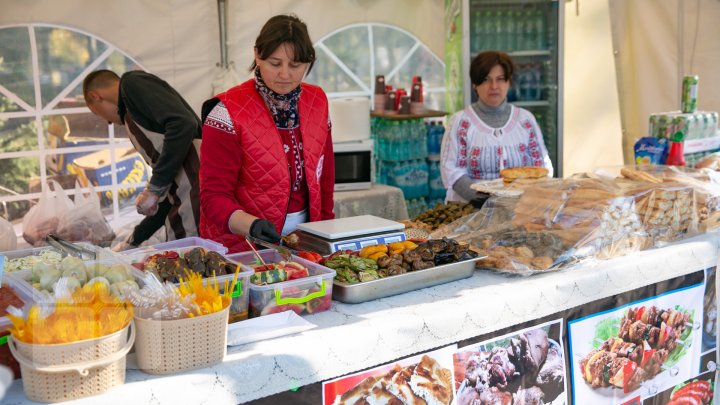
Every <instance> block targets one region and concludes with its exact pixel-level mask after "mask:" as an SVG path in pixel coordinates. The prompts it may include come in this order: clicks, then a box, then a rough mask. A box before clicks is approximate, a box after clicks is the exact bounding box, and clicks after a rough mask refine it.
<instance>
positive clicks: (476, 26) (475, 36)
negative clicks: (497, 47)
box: [470, 11, 485, 55]
mask: <svg viewBox="0 0 720 405" xmlns="http://www.w3.org/2000/svg"><path fill="white" fill-rule="evenodd" d="M472 16H473V21H472V25H471V26H472V31H471V32H470V44H471V45H470V46H471V48H470V53H471V54H473V55H475V54H476V53H477V52H478V51H480V49H481V47H480V44H481V43H482V40H483V31H484V29H485V26H484V23H485V21H484V19H483V18H484V17H483V14H482V12H481V11H475V12H474V13H473V14H472Z"/></svg>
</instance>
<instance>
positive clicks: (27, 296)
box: [0, 277, 35, 378]
mask: <svg viewBox="0 0 720 405" xmlns="http://www.w3.org/2000/svg"><path fill="white" fill-rule="evenodd" d="M2 288H9V289H11V290H12V291H13V292H14V293H15V295H16V296H17V297H18V298H20V301H22V302H23V304H24V305H32V304H33V303H34V302H35V301H34V299H33V293H32V290H31V289H28V288H27V286H23V285H19V284H18V283H17V280H15V279H14V278H12V277H3V284H2ZM3 305H4V303H3ZM11 326H12V323H11V322H10V319H9V318H8V317H7V315H5V316H2V317H0V365H3V366H6V367H9V368H10V369H11V370H12V371H13V373H14V374H15V378H20V365H19V364H18V363H17V361H16V360H15V358H14V357H13V356H12V354H11V353H10V348H9V347H8V345H7V337H8V335H9V334H10V331H9V330H8V329H9V328H10V327H11Z"/></svg>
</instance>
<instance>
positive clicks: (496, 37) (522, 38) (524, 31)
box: [470, 10, 547, 54]
mask: <svg viewBox="0 0 720 405" xmlns="http://www.w3.org/2000/svg"><path fill="white" fill-rule="evenodd" d="M472 19H473V20H472V21H471V24H470V29H471V48H470V49H471V53H472V54H475V53H477V52H480V51H483V50H490V49H493V50H502V51H526V50H541V49H546V47H547V44H546V24H545V16H544V14H543V12H542V11H540V10H525V11H521V10H509V11H501V10H487V11H479V10H476V11H475V12H473V13H472Z"/></svg>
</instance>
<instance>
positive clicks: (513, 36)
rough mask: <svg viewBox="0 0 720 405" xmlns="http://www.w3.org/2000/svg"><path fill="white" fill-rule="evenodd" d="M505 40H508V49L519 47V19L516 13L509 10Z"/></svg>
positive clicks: (506, 19)
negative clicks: (516, 17)
mask: <svg viewBox="0 0 720 405" xmlns="http://www.w3.org/2000/svg"><path fill="white" fill-rule="evenodd" d="M505 41H506V42H507V44H506V45H507V50H509V51H514V50H516V49H518V47H517V20H516V19H515V13H513V12H512V11H508V13H507V16H506V17H505Z"/></svg>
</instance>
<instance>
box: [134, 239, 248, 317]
mask: <svg viewBox="0 0 720 405" xmlns="http://www.w3.org/2000/svg"><path fill="white" fill-rule="evenodd" d="M186 239H189V238H186ZM195 239H201V238H195ZM201 240H204V239H201ZM211 243H214V242H211ZM195 248H204V249H205V250H210V251H215V252H217V253H219V254H220V255H222V256H223V257H224V258H226V259H227V260H228V261H229V262H231V263H233V264H237V261H235V260H232V258H231V257H230V256H227V255H225V254H223V253H221V252H218V251H217V250H213V249H209V248H208V247H207V245H206V244H201V245H196V246H193V245H188V246H184V247H177V248H167V247H166V248H163V249H158V250H142V251H135V252H130V251H128V252H124V256H125V257H127V258H128V260H129V261H130V263H132V264H133V270H134V271H137V272H140V273H139V275H138V277H143V275H142V271H143V270H141V269H142V266H141V265H140V264H142V263H144V262H145V260H146V259H147V258H148V257H150V256H152V255H156V254H160V253H163V252H168V251H172V252H177V253H178V255H180V257H184V255H185V254H186V253H187V252H189V251H191V250H193V249H195ZM226 250H227V249H226ZM252 274H253V271H252V270H248V269H242V268H241V269H240V273H239V274H238V278H237V285H236V287H235V291H233V293H232V302H231V303H230V316H229V322H230V323H232V322H237V321H242V320H245V319H247V318H248V304H249V298H248V285H249V284H250V276H251V275H252ZM234 275H235V274H234V273H233V274H226V275H222V276H217V277H216V278H217V282H218V284H219V285H220V292H224V285H225V280H228V282H231V281H232V279H233V276H234Z"/></svg>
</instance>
